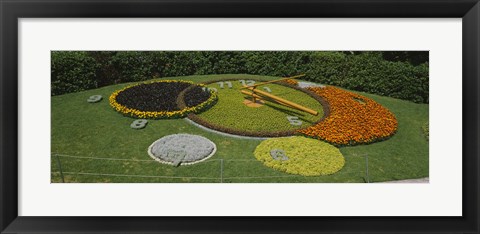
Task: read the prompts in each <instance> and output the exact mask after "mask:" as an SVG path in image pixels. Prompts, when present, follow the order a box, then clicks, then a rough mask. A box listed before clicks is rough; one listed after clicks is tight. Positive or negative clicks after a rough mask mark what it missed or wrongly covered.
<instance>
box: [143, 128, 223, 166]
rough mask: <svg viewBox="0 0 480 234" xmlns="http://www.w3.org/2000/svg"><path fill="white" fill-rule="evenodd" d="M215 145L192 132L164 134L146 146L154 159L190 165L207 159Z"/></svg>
mask: <svg viewBox="0 0 480 234" xmlns="http://www.w3.org/2000/svg"><path fill="white" fill-rule="evenodd" d="M216 151H217V147H216V145H215V143H213V142H212V141H210V140H209V139H207V138H205V137H202V136H198V135H192V134H173V135H168V136H164V137H162V138H160V139H158V140H156V141H155V142H153V143H152V144H151V145H150V146H149V147H148V155H150V157H151V158H153V159H155V160H156V161H158V162H160V163H164V164H169V165H175V166H178V165H191V164H195V163H199V162H201V161H204V160H207V159H208V158H210V157H211V156H213V155H214V154H215V152H216Z"/></svg>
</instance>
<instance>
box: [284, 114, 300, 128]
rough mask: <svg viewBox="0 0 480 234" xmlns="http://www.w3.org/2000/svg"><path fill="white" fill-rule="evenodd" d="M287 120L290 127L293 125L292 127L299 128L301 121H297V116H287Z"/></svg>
mask: <svg viewBox="0 0 480 234" xmlns="http://www.w3.org/2000/svg"><path fill="white" fill-rule="evenodd" d="M287 120H288V122H290V125H293V126H300V125H302V123H303V122H302V121H301V120H299V119H298V117H297V116H287Z"/></svg>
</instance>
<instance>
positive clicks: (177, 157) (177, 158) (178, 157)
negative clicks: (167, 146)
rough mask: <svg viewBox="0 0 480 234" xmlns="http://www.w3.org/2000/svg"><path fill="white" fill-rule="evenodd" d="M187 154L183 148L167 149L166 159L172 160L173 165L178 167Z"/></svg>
mask: <svg viewBox="0 0 480 234" xmlns="http://www.w3.org/2000/svg"><path fill="white" fill-rule="evenodd" d="M185 156H187V152H185V151H183V150H178V151H177V150H168V152H167V159H169V160H170V161H172V163H173V166H175V167H178V166H180V163H182V161H183V159H184V158H185Z"/></svg>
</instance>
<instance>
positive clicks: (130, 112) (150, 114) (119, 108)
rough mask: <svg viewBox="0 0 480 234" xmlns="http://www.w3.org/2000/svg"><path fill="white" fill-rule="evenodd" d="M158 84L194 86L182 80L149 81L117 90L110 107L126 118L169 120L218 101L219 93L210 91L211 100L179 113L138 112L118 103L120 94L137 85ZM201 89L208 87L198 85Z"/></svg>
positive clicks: (198, 110)
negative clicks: (179, 83)
mask: <svg viewBox="0 0 480 234" xmlns="http://www.w3.org/2000/svg"><path fill="white" fill-rule="evenodd" d="M156 82H183V83H189V84H194V83H193V82H191V81H180V80H160V81H149V82H144V83H138V84H134V85H130V86H127V87H125V88H123V89H120V90H117V91H115V92H113V93H112V95H110V98H109V102H110V106H112V107H113V109H114V110H115V111H117V112H120V113H122V114H124V115H126V116H131V117H135V118H141V119H169V118H183V117H185V116H186V115H187V114H189V113H199V112H201V111H203V110H205V109H207V108H209V107H211V106H212V105H214V104H215V102H216V101H217V99H218V96H217V93H216V92H214V91H213V90H210V94H211V95H210V98H208V99H207V100H206V101H204V102H202V103H200V104H198V105H196V106H192V107H186V108H184V109H181V110H177V111H141V110H137V109H134V108H128V107H126V106H123V105H122V104H120V103H118V102H117V100H116V98H117V96H118V94H120V93H121V92H123V91H124V90H127V89H129V88H132V87H135V86H137V85H141V84H151V83H156ZM198 86H200V87H206V86H205V85H203V84H198Z"/></svg>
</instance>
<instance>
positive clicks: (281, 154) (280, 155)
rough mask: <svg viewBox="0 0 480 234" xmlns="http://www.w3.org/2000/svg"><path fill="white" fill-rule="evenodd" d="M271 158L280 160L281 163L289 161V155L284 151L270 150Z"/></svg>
mask: <svg viewBox="0 0 480 234" xmlns="http://www.w3.org/2000/svg"><path fill="white" fill-rule="evenodd" d="M270 156H272V158H273V159H275V160H279V161H286V160H288V157H287V153H285V150H282V149H272V150H270Z"/></svg>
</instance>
